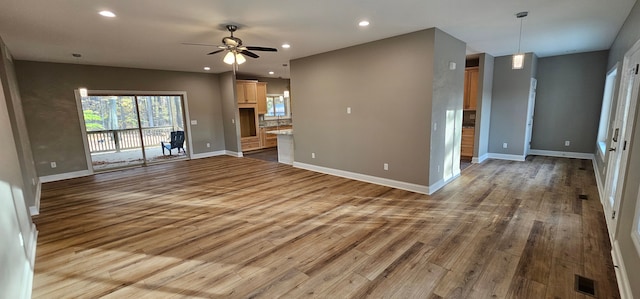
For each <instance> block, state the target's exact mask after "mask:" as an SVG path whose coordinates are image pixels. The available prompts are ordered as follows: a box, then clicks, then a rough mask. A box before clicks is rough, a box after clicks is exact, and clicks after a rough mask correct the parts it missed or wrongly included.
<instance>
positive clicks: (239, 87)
mask: <svg viewBox="0 0 640 299" xmlns="http://www.w3.org/2000/svg"><path fill="white" fill-rule="evenodd" d="M236 99H237V100H238V103H239V104H244V103H246V100H245V97H244V83H238V84H236Z"/></svg>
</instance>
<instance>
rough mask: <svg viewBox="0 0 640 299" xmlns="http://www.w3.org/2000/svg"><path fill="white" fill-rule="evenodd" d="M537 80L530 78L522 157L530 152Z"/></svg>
mask: <svg viewBox="0 0 640 299" xmlns="http://www.w3.org/2000/svg"><path fill="white" fill-rule="evenodd" d="M537 86H538V80H537V79H536V78H531V87H530V88H529V103H528V104H527V128H526V130H527V131H526V132H525V138H524V156H525V157H526V156H527V155H529V152H530V151H531V135H532V131H533V111H534V110H535V107H536V88H537Z"/></svg>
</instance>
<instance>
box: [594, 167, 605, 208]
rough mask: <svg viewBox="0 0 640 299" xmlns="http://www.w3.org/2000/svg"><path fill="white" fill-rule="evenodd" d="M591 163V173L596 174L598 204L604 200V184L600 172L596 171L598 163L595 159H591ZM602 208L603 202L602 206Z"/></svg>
mask: <svg viewBox="0 0 640 299" xmlns="http://www.w3.org/2000/svg"><path fill="white" fill-rule="evenodd" d="M591 162H592V163H593V174H594V175H595V176H596V186H597V187H598V196H600V204H603V202H604V189H603V188H604V185H603V184H602V178H600V173H599V171H598V163H596V159H592V160H591ZM602 207H603V208H604V204H603V206H602Z"/></svg>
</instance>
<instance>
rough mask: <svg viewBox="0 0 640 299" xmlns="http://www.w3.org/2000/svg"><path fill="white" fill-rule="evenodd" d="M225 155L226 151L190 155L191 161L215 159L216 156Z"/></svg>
mask: <svg viewBox="0 0 640 299" xmlns="http://www.w3.org/2000/svg"><path fill="white" fill-rule="evenodd" d="M226 154H227V151H224V150H222V151H215V152H206V153H200V154H192V155H191V160H193V159H202V158H209V157H216V156H224V155H226Z"/></svg>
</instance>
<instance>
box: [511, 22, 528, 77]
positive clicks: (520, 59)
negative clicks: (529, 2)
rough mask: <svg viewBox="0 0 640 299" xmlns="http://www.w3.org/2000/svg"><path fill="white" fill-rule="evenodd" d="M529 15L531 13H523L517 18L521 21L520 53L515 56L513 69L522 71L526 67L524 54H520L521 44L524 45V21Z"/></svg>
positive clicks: (512, 64) (512, 62)
mask: <svg viewBox="0 0 640 299" xmlns="http://www.w3.org/2000/svg"><path fill="white" fill-rule="evenodd" d="M528 15H529V12H527V11H523V12H519V13H517V14H516V18H518V19H520V37H519V38H518V52H517V53H516V54H513V59H512V61H511V68H512V69H514V70H521V69H522V68H523V67H524V53H522V52H520V44H522V19H524V18H525V17H526V16H528Z"/></svg>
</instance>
